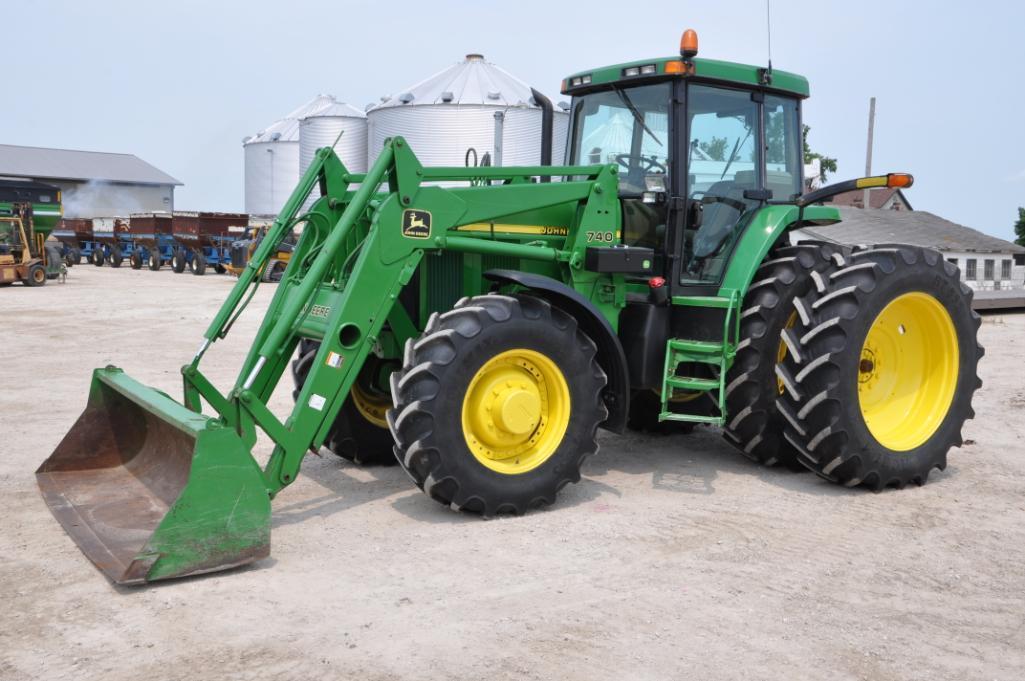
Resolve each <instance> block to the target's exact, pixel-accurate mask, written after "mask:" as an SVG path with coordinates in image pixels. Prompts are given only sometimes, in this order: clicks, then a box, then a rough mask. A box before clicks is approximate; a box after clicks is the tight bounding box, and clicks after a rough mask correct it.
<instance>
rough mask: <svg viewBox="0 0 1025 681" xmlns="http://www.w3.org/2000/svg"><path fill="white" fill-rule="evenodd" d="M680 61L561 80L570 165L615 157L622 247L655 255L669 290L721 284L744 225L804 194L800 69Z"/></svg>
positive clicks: (683, 52) (688, 42)
mask: <svg viewBox="0 0 1025 681" xmlns="http://www.w3.org/2000/svg"><path fill="white" fill-rule="evenodd" d="M696 54H697V36H696V34H695V33H694V32H693V31H689V30H688V31H687V32H685V33H684V36H683V39H682V40H681V44H680V57H671V58H662V59H652V60H648V61H643V62H631V63H628V64H619V65H615V66H610V67H604V68H600V69H595V70H592V71H587V72H582V73H578V74H575V75H573V76H570V77H569V78H567V79H566V80H564V81H563V88H562V91H563V93H564V94H569V95H572V97H573V101H572V106H571V122H570V129H571V134H570V138H569V150H568V161H567V162H568V163H569V164H571V165H586V164H594V163H602V164H606V163H612V164H615V165H616V166H617V168H618V171H619V195H620V197H621V199H622V218H621V222H622V230H621V233H620V243H621V244H622V245H625V246H636V247H647V248H651V249H653V250H654V252H655V268H654V269H655V272H656V273H657V274H659V275H661V276H664V277H665V278H666V279H667V280H668V281H669V282H670V283H671V288H672V289H673V291H674V293H684V292H686V290H687V289H691V288H695V287H697V289H698V290H700V289H702V288H704V287H713V286H716V285H718V284H719V283H720V281H721V279H722V276H723V273H724V271H725V268H726V265H727V263H728V262H729V256H730V253H731V251H732V249H733V247H734V245H735V244H736V242H737V237H738V236H739V234H740V233H741V231H742V230H743V227H744V226H745V224H746V222H747V221H748V220H749V219H750V217H752V216H753V214H754V209H757V208H759V207H760V206H762V205H764V204H765V203H766V202H768V201H788V200H791V199H793V198H794V197H795V196H796V195H798V194H800V193H801V192H802V190H803V177H802V169H803V157H802V139H801V104H800V103H801V100H802V99H804V98H805V97H807V95H808V83H807V81H806V80H805V79H804V78H803V77H800V76H796V75H793V74H790V73H785V72H782V71H772V70H771V69H762V68H758V67H755V66H743V65H739V64H733V63H726V62H718V61H712V60H706V59H696V58H695V55H696Z"/></svg>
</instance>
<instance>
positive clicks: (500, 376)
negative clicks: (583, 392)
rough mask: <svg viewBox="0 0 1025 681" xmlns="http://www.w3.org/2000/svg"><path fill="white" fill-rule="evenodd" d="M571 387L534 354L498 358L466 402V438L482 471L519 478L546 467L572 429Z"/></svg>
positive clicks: (511, 352) (515, 352) (509, 353)
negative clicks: (521, 475)
mask: <svg viewBox="0 0 1025 681" xmlns="http://www.w3.org/2000/svg"><path fill="white" fill-rule="evenodd" d="M569 418H570V398H569V385H567V383H566V378H565V376H563V373H562V371H561V370H560V369H559V367H558V366H556V364H555V362H553V361H552V360H550V359H549V358H548V357H546V356H545V355H543V354H541V353H540V352H537V351H535V350H526V349H517V350H508V351H506V352H503V353H501V354H498V355H495V356H494V357H492V358H491V359H490V360H488V362H487V363H485V364H484V366H482V367H481V368H480V370H478V371H477V373H476V374H475V375H474V377H473V380H471V381H470V385H469V386H468V387H467V389H466V395H465V396H464V397H463V414H462V424H463V435H464V437H465V438H466V444H467V446H468V447H469V448H470V452H471V453H472V454H473V456H474V457H475V458H476V459H477V461H479V462H480V463H481V464H482V465H484V466H486V467H487V468H490V469H491V470H493V471H497V472H499V473H505V474H507V475H517V474H520V473H526V472H527V471H530V470H533V469H535V468H537V467H538V466H540V465H541V464H543V463H544V462H545V461H547V460H548V459H549V458H550V457H551V456H552V454H554V453H555V450H556V449H557V448H558V446H559V443H560V442H562V438H563V436H564V435H565V434H566V428H567V427H568V426H569Z"/></svg>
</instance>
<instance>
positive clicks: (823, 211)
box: [719, 204, 840, 298]
mask: <svg viewBox="0 0 1025 681" xmlns="http://www.w3.org/2000/svg"><path fill="white" fill-rule="evenodd" d="M797 213H798V210H797V206H793V205H789V204H787V205H769V206H765V207H764V208H762V209H761V210H759V211H758V213H757V215H755V216H754V218H752V219H751V221H750V222H749V223H748V225H747V228H746V229H744V233H743V234H741V235H740V239H739V241H738V243H737V246H736V248H734V249H733V255H731V256H730V264H729V266H728V268H727V270H726V276H725V277H723V283H722V286H721V287H720V290H719V295H720V296H721V297H725V298H728V297H729V296H730V293H731V292H732V291H741V292H742V293H746V292H747V288H748V286H750V285H751V282H752V280H753V279H754V276H755V272H757V271H758V267H759V266H760V265H761V264H762V261H763V260H765V256H766V255H768V253H769V251H770V250H772V247H773V246H775V245H776V244H777V243H778V242H780V241H781V240H782V239H784V238H785V237H786V233H787V231H788V230H789V229H791V228H799V227H800V225H796V224H795V223H796V221H797ZM839 221H840V211H838V210H837V209H836V208H832V207H828V206H808V207H807V208H805V209H804V221H803V224H805V225H809V224H810V225H829V224H833V223H835V222H839Z"/></svg>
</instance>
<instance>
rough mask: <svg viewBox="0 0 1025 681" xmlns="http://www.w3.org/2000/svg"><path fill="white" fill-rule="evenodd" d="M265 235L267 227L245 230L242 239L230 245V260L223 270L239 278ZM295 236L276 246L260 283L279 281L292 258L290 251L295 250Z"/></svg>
mask: <svg viewBox="0 0 1025 681" xmlns="http://www.w3.org/2000/svg"><path fill="white" fill-rule="evenodd" d="M266 233H267V225H257V226H253V227H249V228H247V229H246V236H245V238H244V239H239V240H238V241H236V242H234V243H233V244H232V245H231V260H230V262H228V263H227V264H225V266H224V268H225V269H226V270H228V272H229V273H230V274H232V275H234V276H236V277H238V276H241V275H242V272H243V271H245V269H246V265H248V264H249V261H250V259H251V258H252V257H253V252H254V251H255V250H256V247H257V246H259V245H260V242H261V241H263V237H264V235H265V234H266ZM295 242H296V235H295V234H294V233H293V234H289V235H288V236H286V237H285V238H284V239H283V240H282V241H281V243H279V244H278V245H277V250H275V252H274V253H273V254H272V255H271V257H270V260H268V261H267V265H266V266H265V267H264V270H263V272H262V273H261V274H260V279H261V280H262V281H280V279H281V275H282V274H284V273H285V268H286V267H288V261H289V260H290V259H291V258H292V250H293V249H294V248H295Z"/></svg>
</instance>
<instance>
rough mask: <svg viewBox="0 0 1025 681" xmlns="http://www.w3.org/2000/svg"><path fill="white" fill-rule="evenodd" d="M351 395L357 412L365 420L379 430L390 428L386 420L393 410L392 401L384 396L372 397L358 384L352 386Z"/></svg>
mask: <svg viewBox="0 0 1025 681" xmlns="http://www.w3.org/2000/svg"><path fill="white" fill-rule="evenodd" d="M350 394H351V395H352V403H353V404H354V405H356V410H357V411H358V412H359V413H360V414H362V415H363V418H365V419H366V420H367V421H370V422H371V423H373V424H374V425H375V426H377V427H378V428H387V427H388V419H387V418H385V414H387V413H388V410H389V409H391V406H392V404H391V400H390V399H388V398H387V397H384V396H377V395H371V394H370V393H368V392H366V391H365V390H363V388H361V387H360V386H359V383H358V382H356V383H354V384H353V385H352V390H351V392H350Z"/></svg>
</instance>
